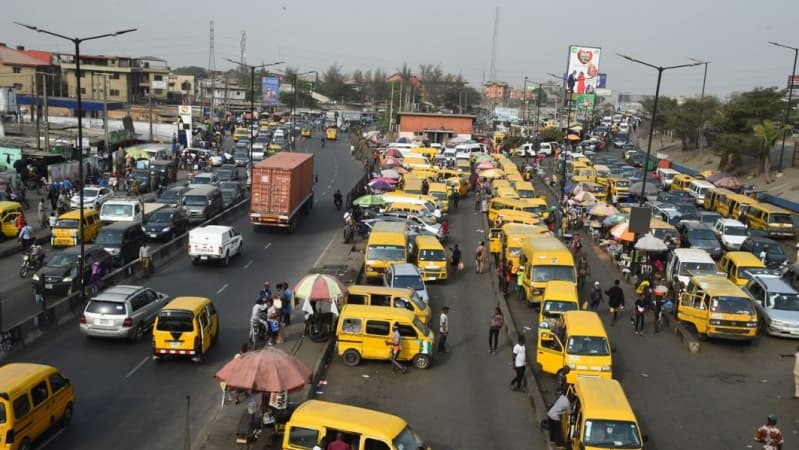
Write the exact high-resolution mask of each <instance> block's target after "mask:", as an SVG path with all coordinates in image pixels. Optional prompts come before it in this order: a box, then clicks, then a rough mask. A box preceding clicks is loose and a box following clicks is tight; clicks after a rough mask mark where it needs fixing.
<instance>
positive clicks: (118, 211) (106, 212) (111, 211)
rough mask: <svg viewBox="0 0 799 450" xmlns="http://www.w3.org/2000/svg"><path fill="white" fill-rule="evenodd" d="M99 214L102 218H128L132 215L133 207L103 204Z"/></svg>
mask: <svg viewBox="0 0 799 450" xmlns="http://www.w3.org/2000/svg"><path fill="white" fill-rule="evenodd" d="M100 212H101V214H102V215H103V216H109V217H130V216H132V215H133V205H113V204H110V203H105V204H104V205H103V208H102V209H101V210H100Z"/></svg>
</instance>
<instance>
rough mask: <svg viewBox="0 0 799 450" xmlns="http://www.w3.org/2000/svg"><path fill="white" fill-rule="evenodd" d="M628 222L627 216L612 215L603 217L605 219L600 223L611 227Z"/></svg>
mask: <svg viewBox="0 0 799 450" xmlns="http://www.w3.org/2000/svg"><path fill="white" fill-rule="evenodd" d="M628 220H630V218H629V217H628V216H627V214H621V213H619V214H613V215H610V216H607V217H605V219H604V220H603V221H602V225H605V226H609V227H611V226H613V225H618V224H620V223H622V222H627V221H628Z"/></svg>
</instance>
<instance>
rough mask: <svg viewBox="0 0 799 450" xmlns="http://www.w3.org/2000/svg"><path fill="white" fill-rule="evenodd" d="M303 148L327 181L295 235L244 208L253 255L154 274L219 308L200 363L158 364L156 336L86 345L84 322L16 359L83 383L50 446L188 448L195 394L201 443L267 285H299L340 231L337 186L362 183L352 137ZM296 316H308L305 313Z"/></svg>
mask: <svg viewBox="0 0 799 450" xmlns="http://www.w3.org/2000/svg"><path fill="white" fill-rule="evenodd" d="M345 147H347V148H346V149H345ZM297 150H298V151H312V152H314V153H315V154H316V156H317V158H316V168H317V172H318V174H319V183H318V184H317V186H316V188H315V207H314V209H313V211H312V212H311V214H310V216H308V217H305V218H303V219H304V220H302V222H301V223H300V224H299V225H298V227H297V230H296V231H295V232H294V233H293V234H288V233H286V232H284V231H282V230H260V231H254V230H253V229H252V227H251V226H250V225H249V222H248V219H247V215H246V212H245V211H242V212H241V214H239V215H237V216H235V217H232V218H231V219H230V221H229V222H228V223H229V224H231V225H233V226H235V227H236V228H237V229H238V230H239V231H240V232H241V233H242V235H243V237H244V243H245V251H244V255H243V256H241V257H237V258H235V259H234V260H233V261H232V262H231V265H230V266H229V267H227V268H225V267H222V266H217V265H198V266H193V265H192V264H191V262H190V260H189V258H188V257H186V258H183V257H178V258H176V259H174V260H172V261H171V262H170V263H168V264H166V265H163V266H161V267H156V274H155V275H154V276H153V277H151V278H150V279H149V280H147V281H145V282H144V284H146V285H148V286H151V287H153V288H154V289H156V290H158V291H161V292H165V293H167V294H169V295H170V296H179V295H197V296H206V297H210V298H211V299H212V300H213V301H214V303H215V304H216V307H217V310H218V311H219V315H220V328H221V334H220V340H219V344H218V345H217V347H216V348H214V349H212V350H211V352H210V353H209V355H207V357H206V358H205V360H204V361H203V363H202V364H200V365H196V364H194V363H192V362H191V361H188V360H165V361H159V362H155V361H152V359H151V354H152V353H151V343H150V342H149V340H148V339H145V340H144V341H143V342H142V343H140V344H130V343H128V342H117V341H107V340H89V339H86V338H85V337H84V336H82V335H81V334H80V332H79V329H78V323H77V320H76V321H75V323H74V324H70V325H66V326H64V327H62V328H60V329H58V330H55V331H53V332H50V333H48V334H47V335H45V336H44V337H42V338H41V339H39V340H38V341H36V342H35V343H34V344H33V345H31V346H30V347H28V348H26V349H24V350H23V351H21V352H20V353H18V354H17V355H15V357H14V358H13V359H14V360H16V361H33V362H41V363H46V364H52V365H54V366H56V367H58V368H60V369H61V370H62V371H63V372H64V373H65V374H66V375H67V376H68V377H69V378H70V379H71V381H72V383H73V384H74V386H75V393H76V409H75V418H74V420H73V422H72V424H71V425H70V426H69V427H68V428H67V429H65V430H64V431H63V432H57V433H60V434H61V435H60V436H57V437H54V441H53V444H52V445H51V447H54V448H59V449H81V450H92V449H98V450H100V449H103V450H105V449H108V448H124V449H147V450H157V449H163V450H174V449H176V448H182V445H183V439H184V421H185V417H186V400H185V399H186V396H187V395H189V396H191V410H190V429H191V433H192V436H193V437H196V436H197V434H198V433H197V431H198V430H199V429H200V428H201V427H202V426H203V425H204V424H205V423H206V421H207V420H208V419H209V417H210V411H212V410H213V408H215V407H217V406H218V402H219V401H220V398H221V397H220V395H221V391H220V389H219V386H218V384H217V383H216V382H215V381H214V379H213V374H214V373H215V372H216V371H217V370H218V369H219V367H220V366H221V365H222V364H224V363H225V362H227V361H228V360H229V359H230V358H231V357H232V356H233V355H234V354H235V353H237V351H238V348H239V346H240V344H241V343H242V342H244V341H246V340H247V333H248V327H249V325H248V324H249V318H250V310H251V305H252V303H253V301H254V298H255V295H256V293H257V292H258V290H259V289H260V288H261V287H262V284H263V282H264V281H265V280H269V281H271V282H272V285H273V286H274V285H275V284H277V283H279V282H282V281H288V282H289V283H294V282H296V281H297V280H298V279H299V277H301V276H302V275H303V274H305V273H306V271H307V270H308V269H309V268H311V267H312V266H313V264H314V262H315V261H316V259H317V258H318V256H319V255H320V254H321V253H322V252H323V250H324V248H325V246H326V245H327V244H328V243H329V242H330V239H331V238H332V237H333V235H334V234H336V233H339V232H340V229H341V214H340V213H339V212H337V211H336V210H335V209H334V206H333V199H332V194H333V192H334V191H335V189H336V188H337V187H340V188H341V189H342V191H345V190H348V189H349V188H350V186H351V184H352V183H353V182H354V180H357V179H358V178H359V177H358V173H359V168H358V165H357V164H355V163H354V162H353V161H352V160H351V159H350V158H349V157H348V156H347V155H348V153H349V151H348V145H347V144H346V141H345V140H341V141H339V142H338V143H333V142H331V143H329V144H328V146H327V148H326V149H320V148H318V143H317V142H315V141H311V142H300V143H298V146H297ZM295 313H296V314H297V317H300V316H301V315H302V314H301V312H300V311H299V310H295ZM54 434H56V433H54ZM231 441H232V440H231ZM231 444H232V442H231Z"/></svg>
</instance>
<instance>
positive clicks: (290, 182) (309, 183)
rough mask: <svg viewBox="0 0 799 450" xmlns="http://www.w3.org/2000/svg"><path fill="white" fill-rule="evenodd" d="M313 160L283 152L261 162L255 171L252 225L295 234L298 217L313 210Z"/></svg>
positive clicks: (311, 157) (304, 155) (299, 154)
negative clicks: (283, 229)
mask: <svg viewBox="0 0 799 450" xmlns="http://www.w3.org/2000/svg"><path fill="white" fill-rule="evenodd" d="M313 184H314V157H313V155H312V154H309V153H293V152H281V153H277V154H275V155H273V156H270V157H269V158H267V159H265V160H263V161H260V162H258V163H257V164H256V165H255V167H254V168H253V171H252V192H251V193H250V223H252V224H253V226H254V227H259V226H269V227H280V228H288V229H289V230H290V231H294V228H295V227H296V226H297V214H298V213H303V214H308V213H309V212H310V211H311V208H313Z"/></svg>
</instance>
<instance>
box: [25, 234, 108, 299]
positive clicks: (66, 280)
mask: <svg viewBox="0 0 799 450" xmlns="http://www.w3.org/2000/svg"><path fill="white" fill-rule="evenodd" d="M84 255H85V258H86V262H85V264H84V266H83V283H84V286H85V285H88V284H89V283H90V282H91V274H92V264H94V263H95V261H98V262H99V263H100V265H101V266H102V268H103V273H108V272H109V271H110V269H111V255H110V254H109V253H108V252H107V251H105V250H104V249H103V248H102V247H100V246H99V245H87V246H86V247H85V249H84ZM79 271H80V247H77V246H76V247H71V248H68V249H66V250H64V251H63V252H58V253H55V254H54V255H53V256H51V257H50V259H48V260H47V263H45V265H44V267H42V268H41V269H39V270H38V271H37V272H36V273H34V274H33V284H34V286H39V287H41V288H42V292H43V293H44V294H45V295H47V294H52V293H61V294H64V293H66V294H67V295H70V294H72V293H73V292H75V291H76V290H77V289H78V288H79V287H80V278H79V276H78V275H79Z"/></svg>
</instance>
